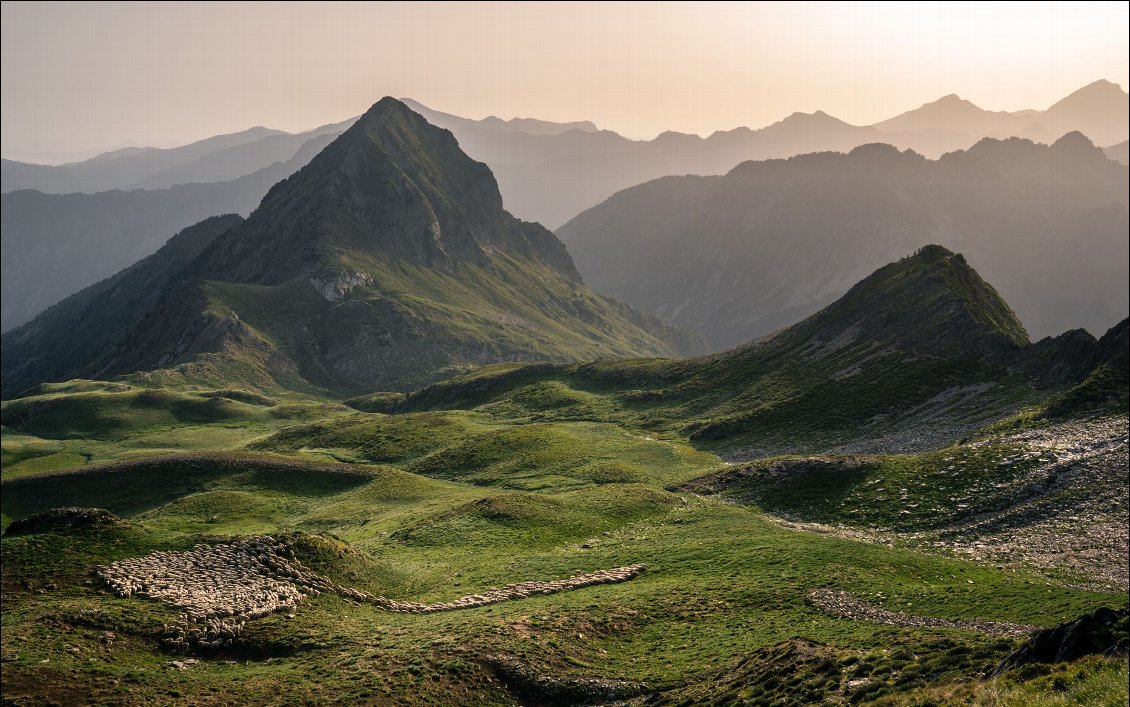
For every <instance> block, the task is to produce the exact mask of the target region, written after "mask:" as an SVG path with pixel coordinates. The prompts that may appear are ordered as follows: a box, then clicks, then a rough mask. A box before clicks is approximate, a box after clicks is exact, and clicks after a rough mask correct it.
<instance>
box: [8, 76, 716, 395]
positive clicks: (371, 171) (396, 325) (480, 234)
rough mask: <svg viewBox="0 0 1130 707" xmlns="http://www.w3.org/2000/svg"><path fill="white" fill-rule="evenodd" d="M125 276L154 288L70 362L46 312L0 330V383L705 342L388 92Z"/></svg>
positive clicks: (363, 372) (391, 363) (329, 374)
mask: <svg viewBox="0 0 1130 707" xmlns="http://www.w3.org/2000/svg"><path fill="white" fill-rule="evenodd" d="M165 260H167V259H165ZM141 266H142V267H143V268H144V264H141ZM134 280H136V281H144V282H147V283H149V284H150V286H151V289H152V291H153V292H160V293H162V294H161V296H160V297H154V298H153V299H152V300H151V301H150V302H148V303H141V304H139V305H138V307H142V308H143V310H142V311H134V310H131V311H130V312H129V313H128V316H125V315H123V316H122V317H120V318H119V320H118V321H117V322H107V323H106V329H105V331H104V335H103V336H102V337H101V339H100V342H101V344H102V345H100V346H93V347H91V349H90V351H89V352H87V353H86V355H85V356H83V357H82V359H81V360H74V361H71V365H69V366H68V367H67V369H66V370H59V369H58V368H57V367H56V368H54V369H49V368H47V367H46V365H47V363H48V362H49V361H50V351H51V350H52V348H53V347H55V346H57V345H59V343H60V342H61V341H63V340H65V338H66V337H67V332H66V331H65V327H62V326H55V325H53V322H54V321H55V320H53V319H52V318H51V317H49V316H48V315H49V314H50V312H48V313H45V314H44V315H42V316H41V318H38V319H36V320H33V321H32V322H30V323H29V324H27V325H25V326H24V327H21V328H19V329H16V330H14V331H13V332H10V333H9V334H6V335H5V337H4V349H5V356H4V360H3V371H4V383H3V386H4V395H5V396H10V395H12V394H14V393H18V392H20V391H22V390H23V389H25V388H27V387H29V386H31V385H34V384H36V383H39V382H43V381H45V380H49V379H51V380H54V379H60V378H68V377H75V376H86V377H99V378H106V377H112V376H117V375H123V374H129V373H134V372H137V371H152V370H154V369H163V370H162V371H160V372H159V375H160V376H164V377H168V376H175V377H179V378H181V379H184V380H187V381H190V382H194V383H196V382H199V383H202V384H213V383H225V384H226V383H229V382H237V383H241V384H245V385H254V386H259V387H268V388H269V387H277V386H283V387H287V386H290V387H299V388H317V389H322V390H328V391H334V392H341V393H355V392H367V391H371V390H374V389H382V388H383V389H396V388H405V387H411V386H415V385H419V384H421V383H424V382H428V381H430V380H434V379H435V378H438V377H442V376H443V375H446V374H449V373H450V372H451V371H453V370H459V369H462V368H466V367H470V366H474V365H480V364H485V363H494V362H502V361H514V360H537V359H541V360H550V361H568V360H578V359H592V358H601V357H612V356H617V357H622V356H639V355H645V356H646V355H674V354H684V353H691V352H694V351H696V350H701V344H700V343H698V342H697V341H696V340H695V339H694V337H692V336H690V335H687V334H685V333H683V332H681V331H679V330H677V329H674V328H672V327H670V326H668V325H665V324H662V323H661V322H659V321H658V320H656V319H654V318H653V317H650V316H647V315H643V314H641V313H639V312H636V311H635V310H632V309H631V308H630V307H628V306H626V305H623V304H620V303H619V302H616V301H614V300H611V299H608V298H605V297H601V296H599V295H596V294H595V293H593V292H591V291H589V290H588V289H586V288H585V287H584V285H583V283H582V282H581V279H580V276H579V275H578V274H577V270H576V268H575V267H574V265H573V261H572V259H571V258H570V256H569V254H568V253H567V252H566V250H565V247H564V245H562V243H561V242H560V241H559V240H557V238H556V237H555V236H554V235H553V234H552V233H550V232H549V231H547V230H546V229H545V228H543V227H542V226H540V225H538V224H536V223H527V222H523V221H520V220H518V219H516V218H514V217H513V216H511V215H510V214H509V213H507V212H506V211H505V210H504V209H503V205H502V198H501V196H500V195H499V191H498V185H497V183H496V182H495V180H494V176H493V175H492V174H491V171H490V169H489V168H487V166H486V165H484V164H482V163H479V162H476V161H474V160H472V159H470V158H469V157H467V155H465V154H464V153H463V152H462V150H460V148H459V145H458V143H457V142H456V140H455V138H454V137H453V136H452V135H451V133H450V132H448V131H446V130H443V129H441V128H437V127H435V126H433V125H431V124H429V123H428V122H427V121H426V120H424V118H423V117H421V116H420V115H419V114H417V113H415V112H413V111H412V110H411V109H409V108H408V107H407V106H405V105H404V104H403V103H401V102H399V101H397V100H395V99H391V98H385V99H382V100H381V101H380V102H378V103H377V104H376V105H374V106H373V107H372V108H371V109H369V111H367V112H366V113H365V114H364V115H363V116H362V117H361V118H360V119H359V120H358V121H357V122H356V123H355V124H354V125H353V126H352V127H350V128H349V129H348V130H346V131H345V132H344V133H343V134H342V135H341V136H339V137H338V138H337V139H336V140H334V141H333V142H332V143H331V144H330V145H329V146H328V147H326V148H325V149H324V150H323V151H322V152H321V153H319V154H318V155H317V156H316V157H315V158H314V159H312V160H311V161H310V162H309V164H307V165H306V166H305V167H303V168H302V169H301V170H299V171H298V172H297V173H295V174H294V175H293V176H291V177H290V178H288V179H285V180H283V181H282V182H279V183H278V184H276V185H275V186H274V187H273V188H272V189H271V190H270V192H268V194H267V195H266V196H265V197H264V199H263V201H262V203H261V204H260V206H259V208H257V209H256V210H255V211H254V212H253V213H252V214H251V215H250V216H249V217H248V218H247V220H246V221H244V222H243V223H241V224H239V225H238V226H237V227H235V228H232V229H231V230H228V231H227V232H225V233H223V234H222V235H220V236H218V237H216V238H215V239H214V240H212V241H211V242H210V244H209V245H208V247H207V248H206V249H204V250H203V252H202V253H200V254H199V256H198V257H196V258H194V259H193V260H192V261H191V262H189V263H187V264H185V265H184V267H183V268H182V269H180V270H179V271H178V272H176V273H167V272H165V271H162V279H161V283H160V286H155V285H154V284H153V282H154V278H150V277H140V276H135V278H134ZM80 294H81V293H80ZM77 296H78V295H76V297H77ZM105 296H108V295H105ZM65 303H66V301H64V304H65ZM64 309H66V308H64ZM41 320H42V321H41ZM16 342H18V346H16V345H15V344H16ZM9 349H12V350H16V349H18V350H19V351H20V352H21V355H20V357H19V358H20V360H14V357H11V356H9V355H8V351H9ZM37 361H38V362H41V363H42V365H40V363H36V362H37Z"/></svg>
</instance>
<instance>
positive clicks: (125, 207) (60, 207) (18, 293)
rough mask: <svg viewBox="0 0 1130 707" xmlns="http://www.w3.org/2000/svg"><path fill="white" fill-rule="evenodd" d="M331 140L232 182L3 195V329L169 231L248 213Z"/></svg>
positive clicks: (131, 258)
mask: <svg viewBox="0 0 1130 707" xmlns="http://www.w3.org/2000/svg"><path fill="white" fill-rule="evenodd" d="M332 139H333V136H332V135H323V136H321V137H316V138H313V139H310V140H308V141H307V142H306V144H305V145H304V146H303V147H302V148H301V149H300V150H299V151H298V153H297V154H295V155H294V156H292V157H291V159H290V160H289V161H287V162H285V163H275V164H274V165H271V166H268V167H265V168H263V169H261V170H259V171H257V172H254V173H252V174H249V175H247V176H244V177H240V178H239V179H236V180H233V181H230V182H216V183H212V184H185V185H181V186H176V187H172V188H169V189H156V190H141V189H135V190H132V191H108V192H100V193H97V194H43V193H41V192H38V191H30V190H25V191H17V192H12V193H10V194H4V195H2V196H0V204H2V207H3V208H0V224H2V225H0V253H2V258H0V261H2V264H0V268H2V271H0V272H2V275H0V283H2V284H0V287H2V297H0V302H2V304H0V327H2V330H3V331H7V330H9V329H11V328H12V327H15V326H19V325H20V324H23V323H24V322H26V321H29V320H30V319H31V318H32V317H34V316H35V315H37V314H39V313H40V312H42V311H43V310H45V309H47V307H49V306H51V305H52V304H55V303H56V302H59V301H60V300H62V299H63V298H64V297H66V296H67V295H70V294H72V293H74V292H77V291H79V290H81V289H82V288H84V287H86V286H87V285H90V284H93V283H95V282H98V281H99V280H101V279H103V278H105V277H108V276H110V275H112V274H114V273H115V272H117V271H119V270H121V269H122V268H125V267H126V266H128V265H131V264H132V263H135V262H137V261H138V260H140V259H141V258H144V257H146V256H148V255H150V254H151V253H153V252H155V251H156V250H157V249H158V248H160V247H161V245H162V244H163V243H164V242H165V241H166V240H167V239H168V238H169V234H172V233H176V232H177V231H179V230H181V229H183V228H185V227H187V226H190V225H192V224H194V223H196V222H197V221H200V220H201V219H204V218H207V217H209V216H214V215H217V214H222V213H238V214H242V215H247V214H249V213H251V211H252V210H253V209H254V208H255V207H256V206H258V205H259V202H260V201H261V200H262V198H263V195H265V194H266V193H267V190H268V189H270V188H271V186H272V185H273V184H275V183H276V182H278V181H279V180H281V179H284V178H285V177H287V176H289V175H290V174H292V173H294V172H295V171H297V170H298V169H299V168H301V167H302V166H303V165H304V164H306V162H308V161H309V160H310V159H312V158H313V157H314V155H316V154H317V153H318V152H319V151H320V150H321V149H322V148H323V147H325V146H326V145H327V144H328V143H329V142H330V141H331V140H332Z"/></svg>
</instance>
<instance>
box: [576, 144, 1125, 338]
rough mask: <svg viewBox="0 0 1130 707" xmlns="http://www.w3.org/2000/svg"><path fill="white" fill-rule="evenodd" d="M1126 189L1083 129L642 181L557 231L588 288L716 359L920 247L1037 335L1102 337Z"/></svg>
mask: <svg viewBox="0 0 1130 707" xmlns="http://www.w3.org/2000/svg"><path fill="white" fill-rule="evenodd" d="M1128 181H1130V180H1128V172H1127V168H1126V167H1125V166H1123V165H1119V164H1116V163H1114V162H1112V161H1110V160H1108V159H1107V158H1106V157H1105V156H1104V155H1103V154H1102V152H1101V151H1100V150H1098V149H1097V148H1095V147H1094V146H1093V145H1092V144H1091V143H1090V141H1089V140H1087V139H1086V138H1085V137H1083V136H1082V135H1078V134H1068V135H1067V136H1065V137H1063V138H1061V139H1060V140H1058V141H1056V142H1055V143H1054V144H1053V145H1051V146H1044V145H1039V144H1036V143H1033V142H1031V141H1028V140H1023V139H1020V138H1010V139H1008V140H994V139H985V140H982V141H980V142H979V143H977V144H976V145H974V146H973V147H972V148H970V149H969V150H964V151H959V152H953V153H948V154H946V155H945V156H943V157H941V158H939V159H937V160H930V159H927V158H925V157H923V156H922V155H919V154H916V153H913V152H910V151H902V152H900V151H899V150H897V149H895V148H894V147H891V146H890V145H885V144H873V145H864V146H861V147H857V148H855V149H853V150H852V151H851V152H849V153H847V154H835V153H816V154H809V155H801V156H797V157H792V158H789V159H786V160H764V161H749V162H743V163H742V164H740V165H738V166H736V167H735V168H734V169H732V170H731V171H730V172H729V173H727V174H726V175H725V176H721V177H698V176H694V177H692V176H687V177H666V178H663V179H659V180H655V181H652V182H647V183H645V184H642V185H639V186H636V187H633V188H630V189H626V190H624V191H621V192H619V193H617V194H616V195H614V196H613V197H611V198H609V199H608V200H607V201H605V202H603V203H602V204H600V205H599V206H597V207H594V208H593V209H590V210H588V211H586V212H584V213H582V214H580V215H579V216H577V217H576V218H575V219H573V220H572V221H571V222H570V223H569V224H567V225H565V226H563V227H562V228H560V229H558V235H559V236H560V237H561V238H562V240H563V241H565V243H566V244H567V245H568V247H569V249H570V252H571V253H572V254H573V257H574V260H575V261H576V263H577V266H578V268H579V269H580V271H581V273H582V275H583V276H584V277H585V280H586V282H588V283H589V284H590V286H592V287H593V288H594V289H596V290H597V291H601V292H604V293H606V294H609V295H610V296H613V297H616V298H618V299H622V300H624V301H626V302H628V303H629V304H632V305H633V306H636V307H638V308H640V309H643V310H645V311H649V312H652V313H654V314H656V315H657V316H659V317H660V318H662V319H664V320H666V321H670V322H672V323H676V324H678V325H680V326H682V327H684V328H687V329H690V330H692V331H695V332H696V333H698V334H699V335H700V336H702V337H703V338H705V339H706V340H707V341H708V343H709V344H710V345H711V346H712V347H713V348H714V349H715V350H721V349H725V348H728V347H730V346H733V345H736V344H738V343H740V342H741V341H744V340H747V339H751V338H755V337H757V336H759V335H762V334H766V333H769V332H770V331H772V330H774V329H776V328H779V327H780V326H783V325H785V324H788V323H789V322H791V321H796V320H798V319H801V318H803V317H804V316H806V315H808V314H811V313H812V312H815V311H816V310H817V309H819V308H821V307H822V306H824V305H826V304H828V303H830V302H831V301H832V300H833V299H835V298H836V297H838V296H839V295H840V294H842V293H844V292H846V291H847V290H848V289H849V288H850V287H851V286H852V285H853V284H854V283H855V282H857V281H858V280H859V279H862V277H864V276H865V275H866V274H867V273H868V272H871V270H873V269H874V268H875V267H877V266H878V265H879V264H881V263H883V262H889V261H891V260H892V259H894V258H897V257H899V255H900V253H904V252H906V251H908V250H911V249H912V248H914V247H915V244H916V243H920V242H921V241H922V240H931V241H934V242H938V243H940V244H942V245H945V246H947V247H950V248H953V249H958V250H962V251H963V252H965V253H967V255H968V256H969V257H970V259H971V260H972V262H974V263H975V264H976V265H977V266H978V270H980V271H981V272H983V273H984V274H985V276H986V278H987V279H989V280H990V281H992V282H994V283H996V285H997V287H999V288H1000V289H1001V293H1002V294H1003V295H1004V297H1005V299H1006V300H1008V301H1009V302H1010V303H1012V306H1013V307H1015V309H1016V311H1017V312H1018V313H1019V315H1020V318H1021V320H1022V321H1023V322H1024V323H1025V326H1026V327H1027V329H1028V330H1029V331H1031V332H1033V333H1034V334H1035V335H1037V336H1046V335H1049V334H1055V333H1058V332H1061V331H1063V330H1065V329H1069V328H1075V327H1078V326H1080V325H1082V326H1084V327H1086V328H1088V329H1090V330H1093V331H1098V332H1102V331H1105V330H1106V329H1107V328H1108V327H1109V326H1111V325H1112V324H1114V323H1115V322H1117V321H1119V320H1121V319H1122V318H1124V317H1125V316H1126V312H1125V311H1124V310H1123V309H1122V306H1123V305H1121V304H1120V303H1121V302H1124V301H1125V299H1126V296H1127V295H1126V281H1127V279H1128V278H1127V272H1126V266H1125V265H1123V263H1124V261H1125V260H1126V257H1125V256H1126V252H1127V250H1126V248H1127V245H1126V240H1125V238H1121V237H1120V236H1119V234H1120V233H1122V232H1123V231H1124V230H1125V228H1127V225H1126V224H1127V223H1128V216H1127V206H1128V204H1127V196H1126V190H1127V184H1128ZM1064 233H1071V234H1072V235H1073V238H1072V240H1071V241H1070V242H1069V241H1067V240H1065V239H1064V238H1063V237H1062V234H1064ZM1083 273H1085V276H1084V275H1083ZM1120 288H1121V289H1120Z"/></svg>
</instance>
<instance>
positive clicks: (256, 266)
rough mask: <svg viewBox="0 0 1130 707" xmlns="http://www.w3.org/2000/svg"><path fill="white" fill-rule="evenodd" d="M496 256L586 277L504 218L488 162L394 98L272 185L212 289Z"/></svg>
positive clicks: (219, 265)
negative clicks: (375, 263)
mask: <svg viewBox="0 0 1130 707" xmlns="http://www.w3.org/2000/svg"><path fill="white" fill-rule="evenodd" d="M495 250H499V251H502V252H506V253H510V254H515V255H521V256H522V257H532V258H534V259H537V260H540V261H542V262H544V263H546V264H549V265H551V266H552V267H554V268H555V269H557V270H558V271H559V272H561V273H562V274H564V275H565V276H566V277H569V278H570V279H573V280H578V279H579V276H578V275H577V274H576V269H575V268H574V266H573V262H572V259H571V258H570V257H569V255H568V253H567V252H566V251H565V247H564V246H563V245H562V244H561V243H560V241H558V240H557V239H556V238H555V237H554V236H553V234H551V233H549V232H548V231H546V230H545V229H544V228H542V227H540V226H538V225H537V224H524V223H522V222H520V221H518V220H517V219H515V218H514V217H512V216H511V215H510V214H508V213H507V212H506V211H504V210H503V205H502V196H501V194H500V193H499V190H498V183H497V182H496V181H495V179H494V175H493V174H492V173H491V171H490V169H489V168H488V167H487V166H486V165H485V164H483V163H481V162H477V161H475V160H473V159H471V158H470V157H468V156H467V155H466V154H465V153H464V152H463V151H462V150H461V149H460V147H459V143H458V142H457V141H456V139H455V137H454V136H453V135H452V134H451V132H450V131H448V130H444V129H442V128H438V127H436V126H434V125H432V124H430V123H429V122H428V121H427V120H425V119H424V117H423V116H421V115H420V114H418V113H416V112H415V111H413V110H412V109H411V108H409V107H408V106H407V105H405V104H404V103H403V102H401V101H398V100H396V99H395V98H391V97H386V98H382V99H381V100H380V101H377V102H376V103H375V104H373V106H372V107H371V108H369V109H368V110H367V111H365V113H364V114H363V115H362V116H361V117H360V118H359V119H358V120H357V121H356V122H355V123H354V124H353V125H352V126H351V127H350V128H349V129H348V130H346V131H345V132H344V133H342V134H341V136H339V137H338V138H337V139H336V140H334V141H333V142H332V143H331V144H330V145H329V146H327V147H326V148H325V149H324V150H323V151H322V152H320V153H319V154H318V155H317V156H316V157H315V158H314V159H312V160H311V161H310V162H309V164H307V165H306V166H305V167H303V168H302V169H301V170H299V171H298V172H297V173H295V174H294V175H293V176H291V177H290V178H289V179H286V180H284V181H282V182H280V183H279V184H277V185H275V186H274V187H273V188H272V189H271V191H270V192H269V193H268V194H267V196H266V197H265V198H264V199H263V202H262V203H261V204H260V206H259V208H258V209H256V210H255V211H254V212H253V213H252V214H251V216H250V217H249V218H248V220H247V223H246V224H244V226H243V227H242V228H240V229H239V231H238V233H237V234H236V235H235V236H233V237H232V238H230V239H228V240H227V241H225V242H224V243H223V244H220V245H219V246H218V248H217V250H216V252H215V253H213V257H212V258H211V259H210V263H209V266H208V268H207V270H208V275H209V277H211V278H212V279H221V280H225V281H229V282H243V283H258V284H270V285H276V284H280V283H282V282H285V281H287V280H291V279H294V278H296V277H316V278H321V277H322V276H323V273H325V272H334V273H338V272H342V271H348V272H350V273H353V272H356V271H357V270H358V269H359V268H360V269H363V267H362V265H363V263H364V262H366V261H368V260H370V259H372V258H377V259H381V260H386V259H394V260H404V261H408V262H411V263H415V264H417V265H423V266H425V267H435V268H440V269H443V270H445V271H450V270H451V269H452V268H454V267H455V266H456V265H457V264H459V263H462V262H471V263H476V264H484V263H485V262H486V261H487V260H488V253H490V252H494V251H495Z"/></svg>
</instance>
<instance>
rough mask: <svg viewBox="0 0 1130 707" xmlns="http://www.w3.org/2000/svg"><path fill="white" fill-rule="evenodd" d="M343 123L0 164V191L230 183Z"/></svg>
mask: <svg viewBox="0 0 1130 707" xmlns="http://www.w3.org/2000/svg"><path fill="white" fill-rule="evenodd" d="M349 123H350V121H345V122H342V123H334V124H331V125H323V126H321V127H319V128H314V129H313V130H309V131H306V132H302V133H295V134H291V133H284V132H282V131H280V130H271V129H269V128H251V129H250V130H245V131H243V132H239V133H233V134H231V135H217V136H215V137H211V138H207V139H205V140H199V141H197V142H194V143H191V144H189V145H184V146H182V147H175V148H170V149H157V148H152V147H149V148H126V149H123V150H115V151H113V152H107V153H103V154H101V155H97V156H95V157H92V158H90V159H88V160H84V161H82V162H76V163H73V164H65V165H58V166H53V165H37V164H27V163H24V162H15V161H12V160H3V163H2V164H0V191H3V192H4V193H8V192H13V191H19V190H24V189H34V190H36V191H41V192H44V193H46V194H69V193H73V192H81V193H85V194H92V193H96V192H102V191H111V190H115V189H164V188H168V187H171V186H176V185H179V184H194V183H206V182H221V181H231V180H234V179H237V178H239V177H243V176H246V175H249V174H252V173H254V172H256V171H258V170H260V169H265V168H267V167H269V166H271V165H272V164H274V163H276V162H289V161H291V160H292V159H294V157H295V156H296V155H297V153H298V152H299V151H300V150H301V149H302V146H303V145H305V144H306V143H307V142H309V141H310V140H313V139H316V138H320V137H322V136H325V135H337V134H340V133H341V132H342V131H343V130H345V128H347V127H348V126H349ZM323 144H325V143H323ZM311 156H312V155H311ZM217 213H218V212H217Z"/></svg>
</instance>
